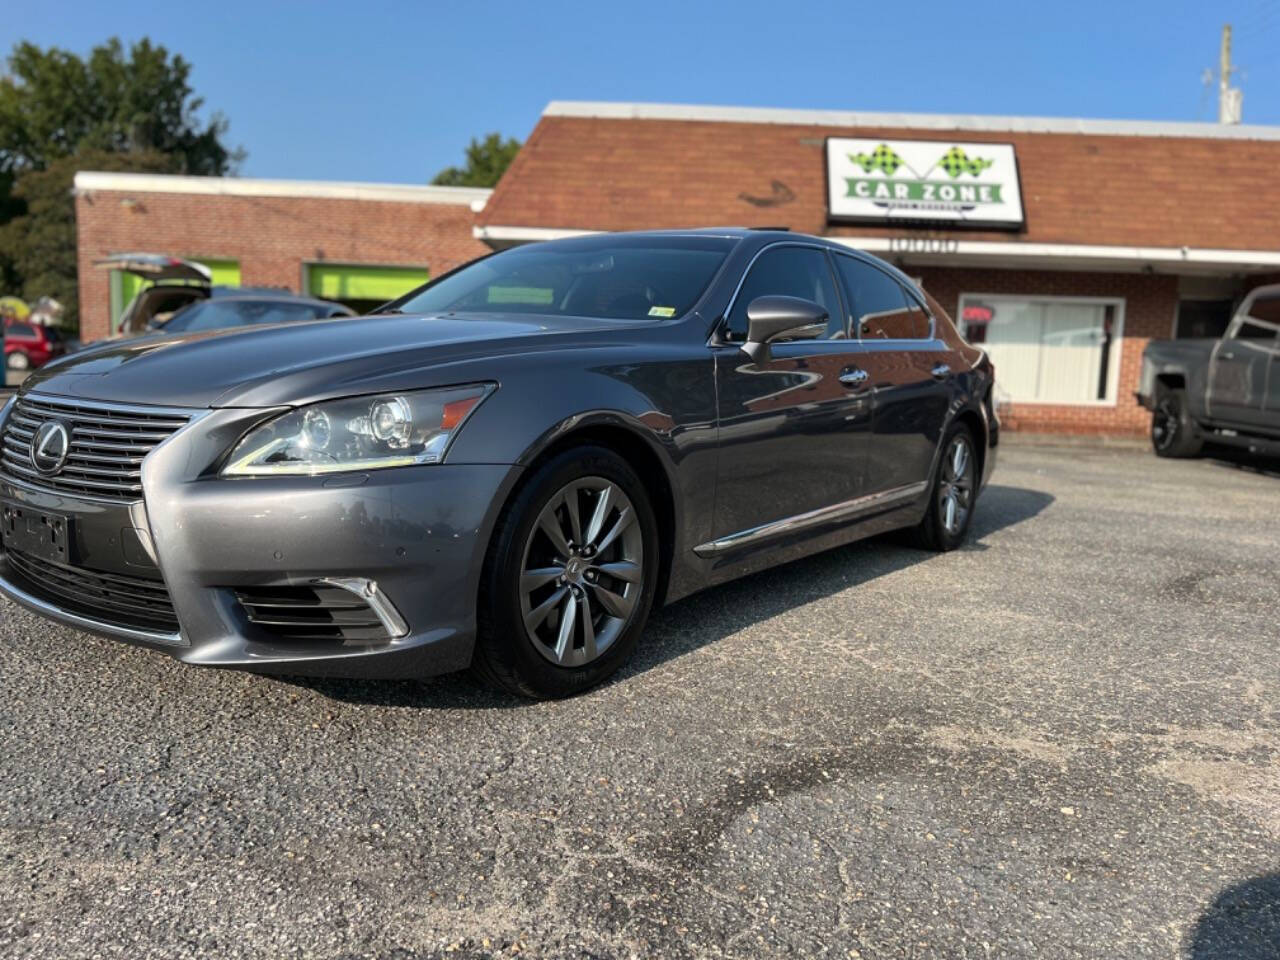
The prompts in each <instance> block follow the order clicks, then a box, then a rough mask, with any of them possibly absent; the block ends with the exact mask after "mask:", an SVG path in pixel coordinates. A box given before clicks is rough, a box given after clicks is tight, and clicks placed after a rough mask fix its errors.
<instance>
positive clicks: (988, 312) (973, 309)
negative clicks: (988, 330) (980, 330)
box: [960, 303, 996, 327]
mask: <svg viewBox="0 0 1280 960" xmlns="http://www.w3.org/2000/svg"><path fill="white" fill-rule="evenodd" d="M960 317H961V319H962V320H964V322H965V323H966V324H969V325H970V326H975V327H980V326H982V325H983V324H987V323H990V322H991V321H992V320H994V319H995V318H996V308H995V307H989V306H987V305H986V304H985V303H968V304H965V307H964V309H963V310H962V311H961V312H960Z"/></svg>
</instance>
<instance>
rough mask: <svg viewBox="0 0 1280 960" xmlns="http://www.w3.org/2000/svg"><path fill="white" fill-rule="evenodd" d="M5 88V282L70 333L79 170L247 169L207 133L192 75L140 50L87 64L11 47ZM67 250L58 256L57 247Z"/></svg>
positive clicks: (175, 62) (209, 126)
mask: <svg viewBox="0 0 1280 960" xmlns="http://www.w3.org/2000/svg"><path fill="white" fill-rule="evenodd" d="M8 67H9V75H8V76H5V77H3V78H0V279H3V281H4V284H5V287H6V288H7V289H11V290H20V291H22V292H23V294H24V295H26V296H28V297H32V296H39V295H41V294H48V295H50V296H53V297H56V298H57V299H59V300H62V301H63V302H64V303H65V304H66V305H67V312H66V317H67V318H68V320H69V322H71V323H75V321H76V311H75V282H76V270H75V226H74V216H75V214H74V205H73V202H72V199H71V192H70V191H71V181H72V178H73V177H74V176H75V172H76V170H85V169H100V170H135V171H163V172H166V173H187V174H207V175H213V176H220V175H223V174H226V173H229V172H231V171H232V170H233V169H234V168H235V166H236V165H237V164H238V163H239V162H240V161H241V160H242V159H243V156H244V154H243V151H239V150H232V149H230V148H229V147H227V146H226V145H225V144H224V143H223V137H224V136H225V135H226V131H227V123H226V120H225V119H224V118H223V117H222V116H221V115H220V114H216V113H215V114H214V115H213V116H212V117H211V118H210V119H209V120H208V121H202V120H201V119H200V118H199V117H198V116H197V113H198V112H199V110H200V108H201V106H202V104H203V101H202V100H201V99H200V98H199V97H196V96H195V95H194V94H193V92H192V89H191V85H190V82H189V78H190V75H191V65H190V64H189V63H188V62H187V61H186V60H184V59H183V58H182V57H180V56H170V54H169V52H168V51H167V50H166V49H165V48H164V47H162V46H155V45H152V43H151V41H150V40H146V39H143V40H140V41H139V42H137V43H135V44H133V45H132V46H131V47H130V48H129V50H128V52H127V53H126V51H125V49H124V47H123V46H122V44H121V43H120V41H119V40H118V39H114V38H113V39H111V40H109V41H108V42H106V43H104V44H102V45H100V46H98V47H95V48H94V49H93V50H92V51H91V52H90V54H89V56H88V58H86V59H82V58H81V57H79V56H77V55H76V54H74V53H70V52H68V51H66V50H59V49H58V48H56V47H51V48H49V49H47V50H44V49H41V48H40V47H37V46H35V45H34V44H31V43H25V42H23V43H18V44H17V45H15V46H14V48H13V52H12V53H11V54H10V56H9V61H8ZM63 244H65V246H62V245H63Z"/></svg>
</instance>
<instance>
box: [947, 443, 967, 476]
mask: <svg viewBox="0 0 1280 960" xmlns="http://www.w3.org/2000/svg"><path fill="white" fill-rule="evenodd" d="M968 466H969V445H968V444H966V443H964V442H963V441H961V442H959V443H957V444H956V452H955V456H954V458H953V460H952V462H951V475H952V477H953V478H954V479H956V480H959V479H960V478H961V477H963V476H964V474H965V469H966V468H967V467H968Z"/></svg>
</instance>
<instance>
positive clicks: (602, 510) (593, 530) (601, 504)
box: [586, 484, 613, 549]
mask: <svg viewBox="0 0 1280 960" xmlns="http://www.w3.org/2000/svg"><path fill="white" fill-rule="evenodd" d="M612 506H613V486H612V484H611V485H609V486H607V487H605V488H604V489H603V490H601V491H600V497H599V499H598V500H596V508H595V510H593V511H592V513H591V522H590V523H588V524H587V539H586V542H587V543H590V544H594V543H595V542H596V538H597V537H599V536H600V533H601V532H602V531H603V530H604V522H605V521H606V520H607V519H609V510H610V508H612ZM600 549H604V548H603V547H600Z"/></svg>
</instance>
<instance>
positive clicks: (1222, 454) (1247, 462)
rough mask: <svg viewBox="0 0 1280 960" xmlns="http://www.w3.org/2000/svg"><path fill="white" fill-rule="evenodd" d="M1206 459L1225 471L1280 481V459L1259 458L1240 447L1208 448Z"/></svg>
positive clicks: (1205, 454)
mask: <svg viewBox="0 0 1280 960" xmlns="http://www.w3.org/2000/svg"><path fill="white" fill-rule="evenodd" d="M1204 459H1205V460H1207V461H1208V462H1209V463H1211V464H1213V465H1214V466H1216V467H1221V468H1222V469H1224V470H1238V471H1241V472H1244V473H1256V474H1258V475H1260V476H1264V477H1274V478H1276V479H1277V480H1280V457H1259V456H1255V455H1253V454H1250V453H1249V452H1248V451H1247V450H1241V449H1240V448H1239V447H1218V446H1206V447H1205V449H1204Z"/></svg>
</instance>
